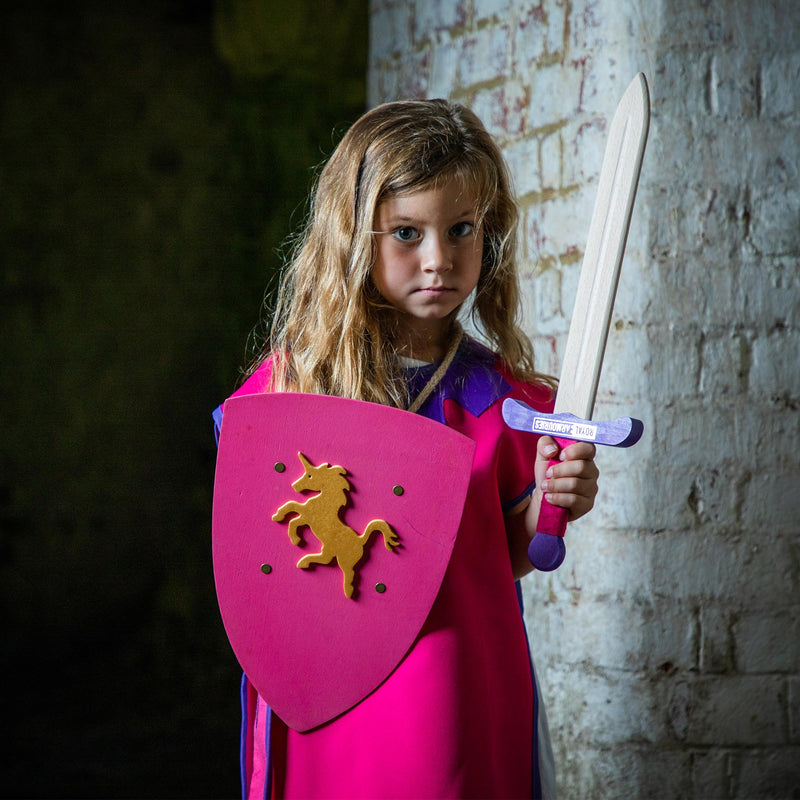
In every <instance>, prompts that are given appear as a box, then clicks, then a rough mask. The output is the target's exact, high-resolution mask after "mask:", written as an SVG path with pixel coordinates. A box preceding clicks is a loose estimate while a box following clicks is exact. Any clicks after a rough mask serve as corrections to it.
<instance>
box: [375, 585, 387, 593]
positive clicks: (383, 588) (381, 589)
mask: <svg viewBox="0 0 800 800" xmlns="http://www.w3.org/2000/svg"><path fill="white" fill-rule="evenodd" d="M375 591H376V592H377V593H378V594H383V593H384V592H385V591H386V584H385V583H376V584H375Z"/></svg>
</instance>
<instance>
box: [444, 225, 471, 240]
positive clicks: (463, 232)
mask: <svg viewBox="0 0 800 800" xmlns="http://www.w3.org/2000/svg"><path fill="white" fill-rule="evenodd" d="M474 230H475V226H474V225H473V224H472V223H471V222H457V223H456V224H455V225H453V227H452V228H450V234H451V235H452V236H455V237H456V238H457V239H460V238H461V237H462V236H469V235H470V234H471V233H472V232H473V231H474Z"/></svg>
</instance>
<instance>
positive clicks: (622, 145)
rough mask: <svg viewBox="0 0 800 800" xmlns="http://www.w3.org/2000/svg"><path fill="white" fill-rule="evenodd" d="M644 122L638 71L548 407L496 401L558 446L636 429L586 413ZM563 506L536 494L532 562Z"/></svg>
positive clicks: (645, 102)
mask: <svg viewBox="0 0 800 800" xmlns="http://www.w3.org/2000/svg"><path fill="white" fill-rule="evenodd" d="M649 125H650V99H649V94H648V90H647V81H646V79H645V76H644V74H643V73H641V72H640V73H639V74H638V75H637V76H636V77H635V78H634V79H633V81H632V82H631V84H630V86H628V88H627V90H626V91H625V94H624V95H623V96H622V100H620V103H619V106H618V107H617V110H616V112H615V114H614V119H613V120H612V122H611V128H610V130H609V134H608V142H607V144H606V152H605V156H604V158H603V167H602V169H601V171H600V180H599V182H598V186H597V198H596V200H595V205H594V212H593V213H592V221H591V224H590V226H589V238H588V240H587V242H586V252H585V253H584V256H583V266H582V268H581V277H580V282H579V284H578V293H577V296H576V299H575V309H574V311H573V313H572V324H571V325H570V329H569V336H568V337H567V347H566V350H565V352H564V363H563V366H562V368H561V377H560V379H559V385H558V394H557V395H556V403H555V408H554V412H553V414H540V413H538V412H535V411H534V410H533V409H531V408H530V407H529V406H527V405H526V404H525V403H521V402H519V401H517V400H510V399H509V400H506V401H505V402H504V403H503V418H504V419H505V421H506V423H507V424H508V425H509V426H510V427H512V428H516V429H517V430H524V431H531V432H533V433H546V434H548V435H551V436H553V438H554V439H555V440H556V441H557V442H558V444H559V445H560V446H561V448H562V449H563V448H564V447H566V446H567V445H569V444H571V443H572V442H573V441H576V440H581V441H588V442H594V443H595V444H608V445H613V446H616V447H629V446H630V445H632V444H635V443H636V442H637V441H638V440H639V437H640V436H641V435H642V427H643V426H642V423H641V422H640V421H639V420H635V419H631V418H627V417H626V418H623V419H619V420H614V421H612V422H592V421H591V416H592V412H593V410H594V401H595V396H596V394H597V382H598V379H599V377H600V368H601V367H602V364H603V352H604V350H605V346H606V338H607V337H608V326H609V323H610V321H611V311H612V309H613V307H614V297H615V295H616V293H617V282H618V280H619V270H620V265H621V264H622V256H623V254H624V253H625V242H626V239H627V237H628V227H629V225H630V221H631V212H632V211H633V203H634V200H635V198H636V187H637V185H638V183H639V172H640V170H641V167H642V157H643V156H644V148H645V144H646V143H647V132H648V128H649ZM565 412H568V413H565ZM573 414H574V415H575V416H573ZM551 463H552V464H555V463H558V462H556V461H552V462H551ZM567 513H568V512H567V509H565V508H559V507H556V506H553V505H551V504H550V503H548V502H547V500H545V499H542V507H541V511H540V512H539V522H538V525H537V532H536V535H535V536H534V537H533V539H532V540H531V543H530V546H529V547H528V556H529V558H530V560H531V563H532V564H533V565H534V567H536V569H539V570H543V571H549V570H553V569H556V567H558V566H559V565H560V564H561V562H562V561H563V560H564V554H565V552H566V549H565V547H564V539H563V536H564V532H565V530H566V527H567Z"/></svg>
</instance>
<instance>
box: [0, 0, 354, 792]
mask: <svg viewBox="0 0 800 800" xmlns="http://www.w3.org/2000/svg"><path fill="white" fill-rule="evenodd" d="M4 9H5V10H4V11H2V12H0V17H1V18H2V24H1V25H0V276H1V277H0V281H1V282H0V342H1V343H2V345H1V347H2V350H1V351H0V381H2V393H0V414H1V415H2V422H3V436H2V438H1V439H0V441H2V444H0V525H1V526H2V528H1V533H0V535H1V537H2V538H0V613H1V614H2V620H3V639H2V649H1V650H0V667H2V668H3V671H4V675H6V676H7V677H6V678H5V680H4V683H3V690H2V719H3V726H2V727H3V729H4V730H3V733H2V739H3V741H2V742H0V753H2V755H0V759H2V763H1V764H0V773H2V776H3V777H2V779H0V784H2V786H3V795H4V796H32V797H33V796H39V797H77V796H80V797H224V796H234V795H236V793H237V792H238V783H237V781H238V774H237V772H238V713H239V711H238V679H239V670H238V667H237V665H236V663H235V661H234V659H233V656H232V655H231V653H230V650H229V648H228V645H227V642H226V640H225V637H224V632H223V631H222V628H221V624H220V622H219V616H218V613H217V609H216V603H215V598H214V593H213V578H212V572H211V560H210V511H211V492H212V482H213V468H214V445H213V436H212V431H211V422H210V413H211V411H212V409H213V408H214V407H215V406H216V405H217V404H218V403H219V402H220V401H221V400H222V399H224V397H225V396H226V395H227V394H229V393H230V391H231V390H232V389H233V388H234V386H235V385H236V382H237V380H238V378H239V374H240V373H239V371H240V369H241V368H242V367H243V366H244V365H245V364H246V362H247V360H248V357H249V355H248V350H247V347H248V341H250V340H251V334H252V331H253V329H254V328H255V327H256V326H257V323H258V320H259V316H260V313H261V302H262V297H263V293H264V290H265V287H266V286H268V285H269V284H270V281H271V280H272V278H273V277H274V274H275V272H276V270H277V269H278V266H279V263H280V259H279V256H278V254H277V252H276V251H277V249H278V248H279V247H280V245H281V242H282V241H283V240H284V239H285V237H286V236H287V235H288V234H289V233H290V232H291V230H292V229H293V228H296V227H297V225H298V224H299V222H300V220H301V218H302V215H303V211H304V201H305V195H306V192H307V189H308V186H309V183H310V180H311V178H312V174H313V167H314V166H315V165H317V164H319V163H320V162H321V161H322V160H323V159H324V158H325V156H326V155H327V154H328V153H329V152H330V150H331V149H332V146H333V144H334V143H335V141H336V140H337V138H338V136H339V135H340V134H341V132H342V131H343V130H344V129H345V128H346V127H347V125H348V124H349V123H350V122H351V121H352V120H353V119H355V117H356V116H358V114H359V113H361V111H362V110H363V105H364V78H365V70H366V66H365V65H366V44H367V9H366V0H358V2H349V1H348V0H338V2H337V1H336V0H334V1H333V2H328V3H324V4H320V3H313V2H311V1H310V0H261V2H256V0H251V1H250V2H246V1H245V0H236V1H233V0H232V1H230V2H219V3H217V4H214V3H211V2H189V1H188V0H186V1H185V2H179V1H178V0H174V2H169V0H161V1H160V2H156V0H144V1H143V2H138V3H126V4H117V3H104V2H91V1H90V0H78V1H77V2H75V3H69V4H64V3H56V2H52V3H48V2H43V1H42V0H31V2H28V3H11V4H6V5H5V6H4Z"/></svg>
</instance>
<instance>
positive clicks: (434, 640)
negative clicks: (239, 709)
mask: <svg viewBox="0 0 800 800" xmlns="http://www.w3.org/2000/svg"><path fill="white" fill-rule="evenodd" d="M509 183H510V182H509V178H508V175H507V171H506V167H505V165H504V163H503V160H502V157H501V155H500V152H499V150H498V148H497V146H496V145H495V143H494V142H493V140H492V139H491V137H490V136H489V135H488V133H487V132H486V130H485V129H484V128H483V126H482V125H481V123H480V121H479V120H478V119H477V117H476V116H475V115H474V114H472V113H471V112H470V111H469V110H467V109H466V108H464V107H462V106H460V105H456V104H451V103H448V102H445V101H443V100H430V101H406V102H396V103H388V104H386V105H382V106H380V107H378V108H376V109H374V110H372V111H370V112H368V113H367V114H365V115H364V116H363V117H362V118H361V119H360V120H358V121H357V122H356V123H355V124H354V125H353V127H352V128H351V129H350V130H349V131H348V133H347V134H346V135H345V137H344V139H343V140H342V141H341V143H340V144H339V146H338V147H337V148H336V150H335V152H334V153H333V155H332V156H331V158H330V160H329V161H328V163H327V165H326V166H325V168H324V169H323V171H322V172H321V174H320V176H319V180H318V183H317V186H316V190H315V192H314V194H313V196H312V204H311V210H310V215H309V219H308V223H307V225H306V227H305V230H304V231H303V233H302V236H301V237H300V238H299V241H298V243H297V246H296V248H295V251H294V254H293V258H292V259H291V263H290V264H289V267H288V270H287V272H286V275H285V279H284V282H283V284H282V287H281V292H280V295H279V300H278V306H277V310H276V315H275V318H274V323H273V329H272V336H271V340H270V342H269V346H268V347H267V348H266V350H265V352H264V353H263V356H262V358H261V359H260V364H259V365H258V368H257V369H256V370H255V371H254V372H253V374H252V375H251V377H250V378H249V379H248V381H247V382H246V383H245V384H244V385H243V386H242V387H241V389H239V391H238V392H237V394H248V393H249V394H252V393H255V392H261V391H270V392H284V391H295V392H298V391H299V392H307V393H318V394H328V395H337V396H339V397H347V398H354V399H358V400H366V401H370V402H374V403H383V404H387V405H390V406H396V407H399V408H403V409H408V410H409V411H413V412H415V413H419V414H422V415H425V416H427V417H430V418H432V419H435V420H438V421H439V422H441V423H443V424H444V425H447V426H449V427H451V428H454V429H456V430H457V431H459V432H461V433H463V434H465V435H467V436H469V437H470V438H472V439H473V440H474V441H475V442H476V445H477V449H476V454H475V458H474V463H473V468H472V477H471V479H470V486H469V490H468V493H467V499H466V502H465V507H464V512H463V515H462V519H461V524H460V528H459V532H458V536H457V539H456V543H455V546H454V550H453V554H452V557H451V560H450V563H449V566H448V569H447V573H446V575H445V578H444V581H443V583H442V587H441V590H440V592H439V595H438V596H437V599H436V602H435V604H434V607H433V609H432V611H431V613H430V616H429V617H428V619H427V621H426V623H425V625H424V627H423V629H422V632H421V633H420V636H419V637H418V639H417V640H416V642H415V644H414V645H413V647H412V648H411V650H410V651H409V653H408V654H407V656H406V657H405V659H404V660H403V661H402V662H401V663H400V665H399V666H398V667H397V668H396V669H395V670H394V672H393V673H392V674H391V675H390V676H389V677H388V678H387V680H386V681H385V682H384V683H383V684H382V685H381V686H380V687H379V688H378V689H376V690H375V691H374V692H373V693H372V694H370V695H369V696H368V697H366V698H365V699H364V700H363V701H361V703H359V704H358V705H356V706H355V707H354V708H352V709H351V710H350V711H348V712H347V713H345V714H343V715H342V716H340V717H338V718H336V719H334V720H333V721H331V722H329V723H327V724H325V725H322V726H320V727H319V728H316V729H314V730H311V731H309V732H306V733H299V732H297V731H293V730H291V729H289V728H287V726H286V725H284V724H283V723H282V722H281V721H280V720H279V719H278V718H277V717H276V716H275V715H274V714H273V713H272V712H271V711H270V709H269V708H268V706H267V705H266V703H265V702H264V700H263V699H262V698H261V697H259V696H258V695H257V694H256V692H255V690H254V689H252V687H251V686H250V684H249V683H248V681H247V679H246V677H245V679H244V681H243V712H244V720H243V726H242V731H243V747H242V781H243V793H244V796H245V797H251V798H255V797H258V798H262V797H265V796H270V795H271V796H274V797H286V798H294V797H315V798H390V797H394V798H467V797H474V798H512V797H513V798H517V797H519V798H524V797H541V796H546V795H547V794H549V793H550V792H551V791H552V784H553V779H552V772H551V770H550V769H547V767H548V763H549V761H550V758H551V756H550V749H549V742H548V741H547V737H546V725H545V724H544V722H543V710H542V708H541V707H540V705H539V700H538V696H537V693H536V686H535V680H534V675H533V668H532V664H531V661H530V657H529V654H528V649H527V637H526V633H525V629H524V625H523V622H522V618H521V613H520V605H519V600H518V595H519V593H518V586H517V585H515V580H517V579H519V578H520V577H522V575H524V574H525V573H526V572H528V571H529V570H530V569H531V565H530V563H529V561H528V559H527V545H528V542H529V540H530V538H531V537H532V536H533V534H534V532H535V530H536V522H537V518H538V513H539V507H540V503H541V498H542V496H543V495H546V496H547V498H548V500H549V501H550V502H551V503H553V504H554V505H558V506H563V507H565V508H567V509H569V518H570V519H577V518H578V517H580V516H582V515H583V514H585V513H587V512H588V511H589V510H590V509H591V507H592V505H593V502H594V497H595V494H596V492H597V476H598V471H597V468H596V466H595V464H594V454H595V450H594V447H593V446H592V445H590V444H584V443H576V444H573V445H571V446H570V447H568V448H566V449H565V450H564V451H563V452H562V453H561V455H560V463H559V464H558V465H557V466H555V467H554V468H552V469H548V467H547V464H548V458H550V457H551V456H552V455H553V454H554V453H556V452H558V448H557V446H556V445H555V443H554V442H553V441H552V440H551V439H550V438H549V437H542V438H540V439H538V440H537V439H536V438H535V437H534V436H533V435H531V434H525V433H519V432H517V431H514V430H511V429H510V428H508V427H506V426H505V425H504V423H503V420H502V416H501V411H500V407H501V405H502V401H503V399H504V398H506V397H516V398H519V399H522V400H524V401H525V402H527V403H528V404H529V405H532V406H534V407H536V408H538V409H540V410H551V407H552V403H553V398H554V382H553V380H552V379H550V378H547V377H546V376H544V375H541V374H539V373H537V372H536V371H535V369H534V365H533V355H532V351H531V347H530V343H529V341H528V339H527V338H526V337H525V335H524V334H523V333H522V331H521V330H520V328H519V327H518V323H517V318H518V305H519V303H518V288H517V275H516V268H515V261H514V248H515V238H516V222H517V211H516V206H515V203H514V201H513V199H512V196H511V192H510V186H509ZM465 306H469V308H470V310H471V314H472V320H473V322H474V323H475V325H476V327H477V328H478V329H479V330H480V331H481V333H482V335H483V337H484V338H485V340H486V343H487V344H488V345H489V346H488V347H487V346H485V345H483V344H479V343H478V342H477V341H476V340H474V339H473V338H471V337H469V336H467V335H465V334H464V333H463V331H462V328H461V326H460V324H459V322H458V320H457V317H458V315H459V312H460V311H461V310H462V308H463V307H465ZM550 766H551V765H550Z"/></svg>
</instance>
